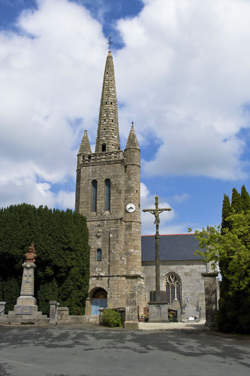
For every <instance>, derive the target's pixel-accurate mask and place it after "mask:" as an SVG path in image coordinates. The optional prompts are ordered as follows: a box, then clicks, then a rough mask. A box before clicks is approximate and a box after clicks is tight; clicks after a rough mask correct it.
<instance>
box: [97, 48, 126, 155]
mask: <svg viewBox="0 0 250 376" xmlns="http://www.w3.org/2000/svg"><path fill="white" fill-rule="evenodd" d="M116 150H120V137H119V125H118V108H117V98H116V88H115V73H114V64H113V57H112V53H111V51H109V52H108V56H107V60H106V65H105V70H104V77H103V87H102V97H101V104H100V113H99V123H98V131H97V138H96V149H95V151H96V153H101V152H109V151H116Z"/></svg>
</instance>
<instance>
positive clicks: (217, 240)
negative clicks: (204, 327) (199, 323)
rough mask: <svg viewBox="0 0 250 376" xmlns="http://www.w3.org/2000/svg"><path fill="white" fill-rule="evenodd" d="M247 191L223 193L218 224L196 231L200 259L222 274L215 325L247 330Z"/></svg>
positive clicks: (249, 289)
mask: <svg viewBox="0 0 250 376" xmlns="http://www.w3.org/2000/svg"><path fill="white" fill-rule="evenodd" d="M249 202H250V201H249V194H248V193H247V191H246V189H245V187H244V186H243V187H242V190H241V195H240V194H239V193H238V192H237V190H236V189H235V188H234V189H233V192H232V200H231V203H230V200H229V199H228V197H227V196H224V200H223V208H222V225H221V226H217V227H216V226H215V227H208V228H207V229H203V230H202V231H200V232H198V231H197V232H196V236H197V237H198V239H199V242H200V247H201V248H204V249H206V252H199V253H200V255H201V256H202V257H203V259H204V261H206V262H210V263H212V265H213V266H214V267H216V266H217V265H219V268H220V272H221V275H222V281H221V289H220V301H219V312H218V327H219V329H221V330H222V331H226V332H233V331H235V332H240V333H249V332H250V315H249V312H250V209H249Z"/></svg>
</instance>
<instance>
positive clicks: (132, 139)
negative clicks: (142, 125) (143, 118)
mask: <svg viewBox="0 0 250 376" xmlns="http://www.w3.org/2000/svg"><path fill="white" fill-rule="evenodd" d="M126 149H140V147H139V144H138V141H137V137H136V133H135V129H134V123H133V122H132V124H131V128H130V132H129V135H128V141H127V145H126Z"/></svg>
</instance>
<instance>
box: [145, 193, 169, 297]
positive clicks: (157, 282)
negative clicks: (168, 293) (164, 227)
mask: <svg viewBox="0 0 250 376" xmlns="http://www.w3.org/2000/svg"><path fill="white" fill-rule="evenodd" d="M170 210H172V209H171V208H159V198H158V196H155V209H143V211H144V212H146V213H151V214H153V215H154V216H155V222H154V223H155V227H156V231H155V287H156V293H157V292H159V291H160V234H159V224H160V214H161V213H163V212H164V211H170Z"/></svg>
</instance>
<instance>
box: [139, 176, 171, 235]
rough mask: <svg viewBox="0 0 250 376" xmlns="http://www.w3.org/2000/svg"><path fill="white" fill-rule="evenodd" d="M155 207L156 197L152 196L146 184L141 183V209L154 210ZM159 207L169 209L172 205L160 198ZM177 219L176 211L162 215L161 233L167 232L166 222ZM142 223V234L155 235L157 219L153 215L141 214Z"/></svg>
mask: <svg viewBox="0 0 250 376" xmlns="http://www.w3.org/2000/svg"><path fill="white" fill-rule="evenodd" d="M154 207H155V197H154V196H153V195H151V194H150V192H149V190H148V188H147V186H146V185H145V184H144V183H141V209H142V210H143V209H151V208H152V209H153V208H154ZM159 207H160V208H169V207H170V205H169V203H168V202H166V201H162V200H161V197H159ZM174 217H175V212H174V209H173V208H172V210H171V211H168V212H163V213H162V214H160V232H161V233H166V232H165V227H166V222H169V221H171V220H173V218H174ZM141 221H142V233H143V234H154V233H155V225H154V221H155V217H154V216H153V214H151V213H144V212H143V211H142V212H141Z"/></svg>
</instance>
